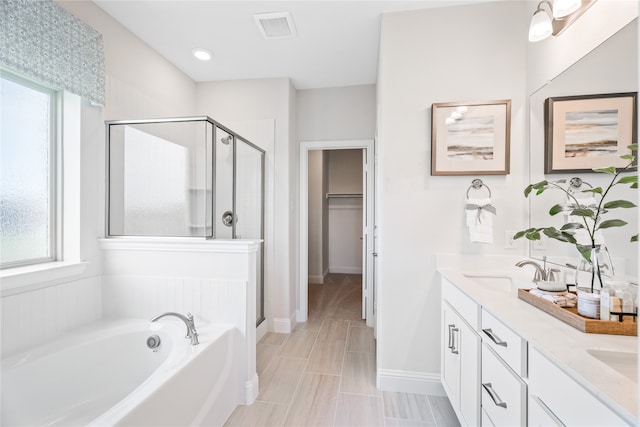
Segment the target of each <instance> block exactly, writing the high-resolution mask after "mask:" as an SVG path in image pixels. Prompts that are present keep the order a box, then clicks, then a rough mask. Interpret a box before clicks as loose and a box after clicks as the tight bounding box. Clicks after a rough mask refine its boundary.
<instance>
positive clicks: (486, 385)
mask: <svg viewBox="0 0 640 427" xmlns="http://www.w3.org/2000/svg"><path fill="white" fill-rule="evenodd" d="M482 387H484V389H485V390H487V393H489V397H491V400H493V403H495V404H496V406H500V407H501V408H506V407H507V404H506V403H505V402H503V401H502V400H500V396H498V393H496V392H495V390H494V389H493V387H492V386H491V383H484V384H482Z"/></svg>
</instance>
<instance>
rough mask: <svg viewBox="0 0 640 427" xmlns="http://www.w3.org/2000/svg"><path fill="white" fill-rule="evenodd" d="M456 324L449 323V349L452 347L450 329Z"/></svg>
mask: <svg viewBox="0 0 640 427" xmlns="http://www.w3.org/2000/svg"><path fill="white" fill-rule="evenodd" d="M455 326H456V325H449V349H452V348H453V334H452V333H451V329H452V328H453V327H455Z"/></svg>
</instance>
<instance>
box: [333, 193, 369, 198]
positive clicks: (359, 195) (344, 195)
mask: <svg viewBox="0 0 640 427" xmlns="http://www.w3.org/2000/svg"><path fill="white" fill-rule="evenodd" d="M347 197H352V198H362V193H327V199H331V198H347Z"/></svg>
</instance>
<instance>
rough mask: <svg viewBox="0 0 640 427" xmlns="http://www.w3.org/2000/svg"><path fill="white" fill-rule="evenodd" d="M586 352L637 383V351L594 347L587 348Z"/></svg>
mask: <svg viewBox="0 0 640 427" xmlns="http://www.w3.org/2000/svg"><path fill="white" fill-rule="evenodd" d="M587 353H589V354H590V355H592V356H593V357H595V358H596V359H598V360H599V361H601V362H602V363H604V364H605V365H607V366H609V367H610V368H611V369H614V370H616V371H618V372H619V373H621V374H622V375H624V376H625V377H627V378H629V379H630V380H631V381H633V382H634V383H636V384H637V383H638V353H630V352H626V351H612V350H595V349H589V350H587Z"/></svg>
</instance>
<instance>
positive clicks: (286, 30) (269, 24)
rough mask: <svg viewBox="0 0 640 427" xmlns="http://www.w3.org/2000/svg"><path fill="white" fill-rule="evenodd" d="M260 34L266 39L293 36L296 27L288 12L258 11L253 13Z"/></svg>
mask: <svg viewBox="0 0 640 427" xmlns="http://www.w3.org/2000/svg"><path fill="white" fill-rule="evenodd" d="M253 19H255V20H256V25H258V30H260V34H262V37H264V38H265V39H267V40H272V39H287V38H292V37H295V36H296V35H297V34H296V27H295V25H293V18H292V17H291V14H290V13H289V12H273V13H259V14H256V15H253Z"/></svg>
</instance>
